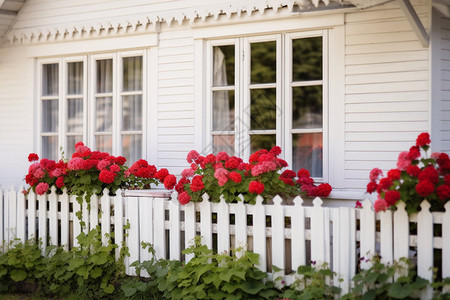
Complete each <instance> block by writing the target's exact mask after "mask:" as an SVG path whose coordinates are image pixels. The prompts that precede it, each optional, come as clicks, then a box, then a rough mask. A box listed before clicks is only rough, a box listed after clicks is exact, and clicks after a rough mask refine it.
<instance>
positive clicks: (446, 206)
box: [444, 201, 450, 212]
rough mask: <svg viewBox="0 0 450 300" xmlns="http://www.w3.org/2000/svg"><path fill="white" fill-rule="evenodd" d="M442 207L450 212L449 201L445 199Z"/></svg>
mask: <svg viewBox="0 0 450 300" xmlns="http://www.w3.org/2000/svg"><path fill="white" fill-rule="evenodd" d="M444 208H445V211H446V212H450V201H447V203H445V205H444Z"/></svg>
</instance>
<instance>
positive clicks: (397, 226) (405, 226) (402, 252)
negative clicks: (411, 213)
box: [394, 201, 409, 278]
mask: <svg viewBox="0 0 450 300" xmlns="http://www.w3.org/2000/svg"><path fill="white" fill-rule="evenodd" d="M408 256H409V221H408V214H407V213H406V210H405V203H404V202H403V201H399V202H398V203H397V211H395V213H394V260H396V261H398V260H399V259H400V258H402V257H406V258H408ZM402 274H403V273H401V272H398V274H396V275H395V278H398V277H399V276H402Z"/></svg>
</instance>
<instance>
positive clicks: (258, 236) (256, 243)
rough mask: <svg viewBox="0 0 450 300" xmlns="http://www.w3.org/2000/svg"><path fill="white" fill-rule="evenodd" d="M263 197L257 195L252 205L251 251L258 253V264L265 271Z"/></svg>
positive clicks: (265, 251)
mask: <svg viewBox="0 0 450 300" xmlns="http://www.w3.org/2000/svg"><path fill="white" fill-rule="evenodd" d="M262 202H263V198H262V197H261V196H260V195H258V196H257V197H256V204H255V206H254V207H253V252H255V253H258V254H259V265H258V266H257V267H258V269H260V270H261V271H263V272H266V271H267V249H266V217H265V216H266V208H265V207H264V205H263V204H262Z"/></svg>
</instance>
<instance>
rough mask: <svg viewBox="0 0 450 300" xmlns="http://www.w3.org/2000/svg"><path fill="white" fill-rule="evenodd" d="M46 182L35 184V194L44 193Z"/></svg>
mask: <svg viewBox="0 0 450 300" xmlns="http://www.w3.org/2000/svg"><path fill="white" fill-rule="evenodd" d="M48 188H49V186H48V183H46V182H41V183H39V184H38V185H37V186H36V194H38V195H44V194H45V193H46V192H47V191H48Z"/></svg>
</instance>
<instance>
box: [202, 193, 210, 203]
mask: <svg viewBox="0 0 450 300" xmlns="http://www.w3.org/2000/svg"><path fill="white" fill-rule="evenodd" d="M202 199H203V202H208V200H209V195H208V193H204V194H203V195H202Z"/></svg>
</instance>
